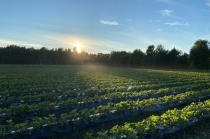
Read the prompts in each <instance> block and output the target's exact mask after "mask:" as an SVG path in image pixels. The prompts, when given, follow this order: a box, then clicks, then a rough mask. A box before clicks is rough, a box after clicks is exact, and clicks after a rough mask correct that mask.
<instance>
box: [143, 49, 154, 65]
mask: <svg viewBox="0 0 210 139" xmlns="http://www.w3.org/2000/svg"><path fill="white" fill-rule="evenodd" d="M154 50H155V46H154V45H150V46H148V48H147V50H146V54H147V55H146V61H145V62H146V64H148V65H152V64H154V59H155V51H154Z"/></svg>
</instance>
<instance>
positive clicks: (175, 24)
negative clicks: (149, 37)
mask: <svg viewBox="0 0 210 139" xmlns="http://www.w3.org/2000/svg"><path fill="white" fill-rule="evenodd" d="M165 24H166V25H170V26H190V24H189V23H185V24H182V23H179V22H171V23H169V22H168V23H165Z"/></svg>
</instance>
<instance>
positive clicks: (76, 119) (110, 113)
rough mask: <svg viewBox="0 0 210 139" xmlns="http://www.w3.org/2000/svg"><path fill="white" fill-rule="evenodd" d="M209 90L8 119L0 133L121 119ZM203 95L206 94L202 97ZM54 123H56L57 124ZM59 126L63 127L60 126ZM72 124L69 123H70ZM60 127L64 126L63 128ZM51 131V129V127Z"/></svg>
mask: <svg viewBox="0 0 210 139" xmlns="http://www.w3.org/2000/svg"><path fill="white" fill-rule="evenodd" d="M209 91H210V89H208V90H204V91H197V92H196V91H195V92H193V91H191V92H186V93H183V94H178V95H176V96H174V95H170V96H165V97H160V98H151V99H148V100H142V101H121V102H120V103H116V104H111V103H109V104H108V105H105V106H98V107H96V108H94V107H93V108H91V109H83V110H80V111H77V110H76V109H75V110H72V111H71V112H70V113H62V114H61V115H60V117H56V116H55V115H54V114H51V115H48V116H47V117H44V118H42V117H36V118H32V120H30V121H29V120H26V121H24V122H22V123H17V124H15V123H14V122H13V120H11V119H10V120H7V125H1V127H2V129H1V131H0V132H2V135H6V134H8V135H12V134H15V135H17V134H26V133H28V130H30V131H31V132H30V133H34V132H36V131H40V130H43V127H45V126H48V127H49V128H50V127H51V128H50V129H51V130H52V127H54V126H55V125H57V124H58V125H59V131H62V130H64V129H66V126H68V127H69V123H70V125H71V124H73V125H79V127H80V126H82V125H85V126H87V125H88V124H89V123H102V122H107V121H110V120H113V119H119V118H123V117H125V116H130V115H132V114H135V113H137V114H138V113H139V112H140V113H141V112H143V111H145V110H146V111H158V110H161V109H165V108H169V107H173V106H177V105H180V104H183V103H186V102H192V100H194V101H195V100H196V98H197V99H199V98H204V97H208V96H209V94H208V92H209ZM205 95H206V96H205ZM58 125H57V126H58ZM61 125H62V127H60V126H61ZM71 127H72V126H71ZM62 128H63V129H62ZM53 130H54V129H53Z"/></svg>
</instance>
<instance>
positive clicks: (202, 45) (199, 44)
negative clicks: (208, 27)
mask: <svg viewBox="0 0 210 139" xmlns="http://www.w3.org/2000/svg"><path fill="white" fill-rule="evenodd" d="M209 56H210V55H209V47H208V41H207V40H201V39H199V40H197V41H196V42H195V43H194V46H193V47H192V48H191V49H190V61H191V64H192V66H194V67H196V68H199V69H207V68H208V66H209V64H208V63H209Z"/></svg>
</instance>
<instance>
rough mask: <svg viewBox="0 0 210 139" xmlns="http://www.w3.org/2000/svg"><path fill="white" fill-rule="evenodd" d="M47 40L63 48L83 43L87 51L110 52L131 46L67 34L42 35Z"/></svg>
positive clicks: (83, 47)
mask: <svg viewBox="0 0 210 139" xmlns="http://www.w3.org/2000/svg"><path fill="white" fill-rule="evenodd" d="M42 37H43V38H45V40H47V41H50V42H51V43H54V44H55V45H57V46H60V47H63V48H73V47H74V45H75V44H76V43H79V44H81V45H82V49H83V50H84V51H85V52H91V53H101V52H102V53H109V52H110V51H111V50H122V49H124V50H128V49H129V47H128V46H127V45H125V44H123V43H121V42H117V41H111V40H106V39H94V38H87V37H82V36H74V35H66V34H50V35H42Z"/></svg>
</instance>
